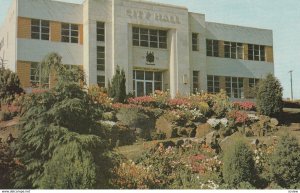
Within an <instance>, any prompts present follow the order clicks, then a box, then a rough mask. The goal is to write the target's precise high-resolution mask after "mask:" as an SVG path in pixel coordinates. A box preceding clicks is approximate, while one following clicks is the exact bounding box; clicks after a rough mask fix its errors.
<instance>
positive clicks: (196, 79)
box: [193, 71, 199, 93]
mask: <svg viewBox="0 0 300 193" xmlns="http://www.w3.org/2000/svg"><path fill="white" fill-rule="evenodd" d="M197 92H199V71H193V93H197Z"/></svg>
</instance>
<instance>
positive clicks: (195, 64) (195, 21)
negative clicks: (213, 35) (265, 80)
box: [189, 13, 207, 90]
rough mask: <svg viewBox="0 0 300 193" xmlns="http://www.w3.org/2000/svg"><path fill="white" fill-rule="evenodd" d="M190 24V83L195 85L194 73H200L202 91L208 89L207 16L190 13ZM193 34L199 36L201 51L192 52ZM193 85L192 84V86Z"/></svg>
mask: <svg viewBox="0 0 300 193" xmlns="http://www.w3.org/2000/svg"><path fill="white" fill-rule="evenodd" d="M189 24H190V26H189V27H190V33H189V37H190V46H189V50H190V64H191V71H190V74H191V76H190V82H191V83H193V82H192V81H193V79H192V78H193V76H192V74H193V71H199V76H200V77H199V82H200V90H206V89H207V83H206V82H207V73H206V36H205V35H206V23H205V15H203V14H197V13H189ZM192 33H198V34H199V51H193V50H192ZM191 85H192V84H191Z"/></svg>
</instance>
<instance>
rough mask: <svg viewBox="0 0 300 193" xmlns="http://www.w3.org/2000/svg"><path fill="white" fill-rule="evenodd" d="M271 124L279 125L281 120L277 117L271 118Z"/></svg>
mask: <svg viewBox="0 0 300 193" xmlns="http://www.w3.org/2000/svg"><path fill="white" fill-rule="evenodd" d="M270 124H271V126H274V127H276V126H278V125H279V121H278V120H277V119H276V118H271V120H270Z"/></svg>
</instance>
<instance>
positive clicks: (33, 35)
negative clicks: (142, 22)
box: [31, 33, 40, 39]
mask: <svg viewBox="0 0 300 193" xmlns="http://www.w3.org/2000/svg"><path fill="white" fill-rule="evenodd" d="M31 38H32V39H40V34H39V33H31Z"/></svg>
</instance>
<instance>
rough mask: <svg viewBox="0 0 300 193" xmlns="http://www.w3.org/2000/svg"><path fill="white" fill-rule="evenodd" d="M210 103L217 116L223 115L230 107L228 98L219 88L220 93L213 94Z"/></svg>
mask: <svg viewBox="0 0 300 193" xmlns="http://www.w3.org/2000/svg"><path fill="white" fill-rule="evenodd" d="M212 103H213V106H212V110H213V112H214V114H215V115H216V116H217V117H218V118H221V117H225V115H226V113H227V112H228V111H229V109H230V108H231V103H230V101H229V98H228V96H227V95H226V92H224V91H223V90H221V92H220V93H218V94H216V95H213V101H212Z"/></svg>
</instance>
